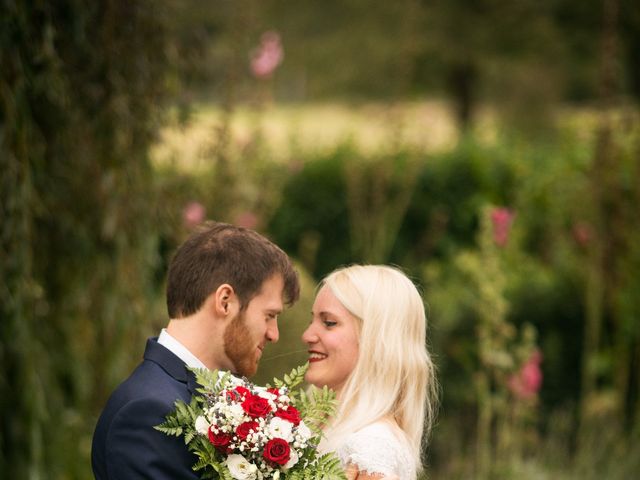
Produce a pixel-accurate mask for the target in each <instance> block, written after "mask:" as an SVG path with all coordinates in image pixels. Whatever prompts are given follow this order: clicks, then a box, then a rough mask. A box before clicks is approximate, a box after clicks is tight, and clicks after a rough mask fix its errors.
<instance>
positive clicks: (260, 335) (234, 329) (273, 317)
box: [224, 275, 284, 377]
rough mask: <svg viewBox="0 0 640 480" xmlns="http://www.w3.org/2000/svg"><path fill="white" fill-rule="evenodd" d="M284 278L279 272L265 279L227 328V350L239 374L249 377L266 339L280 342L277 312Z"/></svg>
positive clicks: (279, 308)
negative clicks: (256, 292)
mask: <svg viewBox="0 0 640 480" xmlns="http://www.w3.org/2000/svg"><path fill="white" fill-rule="evenodd" d="M283 289H284V282H283V280H282V277H281V276H280V275H276V276H273V277H271V278H270V279H268V280H266V281H265V282H264V283H263V284H262V288H261V289H260V291H259V292H258V294H257V295H256V296H255V297H253V298H252V299H251V301H250V302H249V304H248V305H247V307H246V308H245V309H244V310H243V311H241V312H239V313H238V315H237V316H236V317H235V318H234V319H232V320H231V323H230V324H229V325H228V326H227V328H226V329H225V331H224V353H225V355H226V356H227V358H229V360H230V361H231V363H232V364H233V366H234V369H235V372H234V373H237V374H239V375H244V376H246V377H250V376H252V375H254V374H255V373H256V371H257V369H258V362H259V361H260V357H261V356H262V351H263V350H264V347H265V345H266V344H267V342H277V341H278V337H279V332H278V315H279V314H280V312H282V308H283V302H282V293H283Z"/></svg>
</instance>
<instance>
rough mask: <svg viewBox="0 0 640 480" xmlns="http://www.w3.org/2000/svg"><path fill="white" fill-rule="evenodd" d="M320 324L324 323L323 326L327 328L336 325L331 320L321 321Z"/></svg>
mask: <svg viewBox="0 0 640 480" xmlns="http://www.w3.org/2000/svg"><path fill="white" fill-rule="evenodd" d="M322 322H323V323H324V326H325V327H328V328H331V327H335V326H336V325H337V324H338V322H333V321H331V320H323V321H322Z"/></svg>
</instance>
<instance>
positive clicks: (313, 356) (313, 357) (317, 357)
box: [309, 350, 327, 363]
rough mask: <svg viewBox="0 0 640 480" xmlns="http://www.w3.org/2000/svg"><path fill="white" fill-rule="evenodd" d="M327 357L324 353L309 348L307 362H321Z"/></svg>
mask: <svg viewBox="0 0 640 480" xmlns="http://www.w3.org/2000/svg"><path fill="white" fill-rule="evenodd" d="M325 358H327V354H326V353H322V352H317V351H315V350H309V363H314V362H321V361H322V360H324V359H325Z"/></svg>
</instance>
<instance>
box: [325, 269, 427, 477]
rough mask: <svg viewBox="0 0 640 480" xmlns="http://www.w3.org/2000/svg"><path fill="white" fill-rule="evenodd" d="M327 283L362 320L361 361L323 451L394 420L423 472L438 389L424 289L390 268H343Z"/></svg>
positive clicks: (342, 394)
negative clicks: (428, 338)
mask: <svg viewBox="0 0 640 480" xmlns="http://www.w3.org/2000/svg"><path fill="white" fill-rule="evenodd" d="M321 285H326V286H327V287H328V288H330V289H331V292H332V293H333V294H334V295H335V296H336V298H337V299H338V300H339V301H340V303H342V305H343V306H344V307H345V308H346V309H347V310H349V312H351V313H352V314H353V315H354V316H355V317H356V318H357V320H358V324H359V325H358V327H359V332H360V338H359V353H358V360H357V363H356V366H355V368H354V370H353V372H351V374H350V376H349V378H348V380H347V381H346V383H345V385H344V387H343V388H342V390H341V392H340V402H339V406H338V411H337V413H336V416H335V417H334V419H333V421H332V422H331V424H330V425H329V426H328V428H327V430H326V435H327V438H326V444H325V448H326V449H327V450H335V449H336V448H337V447H338V446H339V445H340V444H341V443H342V441H343V439H344V437H345V436H346V435H348V434H349V433H352V432H355V431H357V430H360V429H361V428H363V427H365V426H367V425H369V424H371V423H373V422H375V421H377V420H381V419H383V418H384V417H392V418H393V419H394V420H395V421H396V422H397V424H398V426H399V427H400V429H401V430H402V432H403V433H404V435H405V437H406V440H407V443H408V445H409V446H410V447H411V449H412V453H413V457H414V460H415V467H416V470H417V471H420V470H421V468H422V459H421V453H422V445H423V444H426V443H427V439H428V437H429V434H430V431H431V426H432V424H433V421H434V417H435V413H436V403H437V384H436V381H435V367H434V365H433V362H432V360H431V355H430V354H429V351H428V349H427V345H426V328H427V323H426V322H427V320H426V315H425V312H424V304H423V302H422V298H421V296H420V294H419V292H418V290H417V289H416V287H415V285H414V284H413V283H412V282H411V280H409V279H408V278H407V277H406V276H405V275H404V274H403V273H402V272H401V271H400V270H398V269H396V268H393V267H389V266H384V265H353V266H350V267H345V268H341V269H338V270H335V271H334V272H332V273H331V274H329V275H328V276H327V277H326V278H325V279H324V280H323V281H322V283H321Z"/></svg>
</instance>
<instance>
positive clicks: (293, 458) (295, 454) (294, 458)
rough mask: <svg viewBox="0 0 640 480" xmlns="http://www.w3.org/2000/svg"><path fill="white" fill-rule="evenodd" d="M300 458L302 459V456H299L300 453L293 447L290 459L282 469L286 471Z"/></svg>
mask: <svg viewBox="0 0 640 480" xmlns="http://www.w3.org/2000/svg"><path fill="white" fill-rule="evenodd" d="M298 460H300V458H299V457H298V454H297V453H296V451H295V450H293V449H291V453H290V455H289V461H288V462H287V463H286V464H285V465H284V466H283V467H282V469H283V470H284V471H285V472H286V471H287V470H289V469H290V468H291V467H293V466H294V465H295V464H296V463H298Z"/></svg>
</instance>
